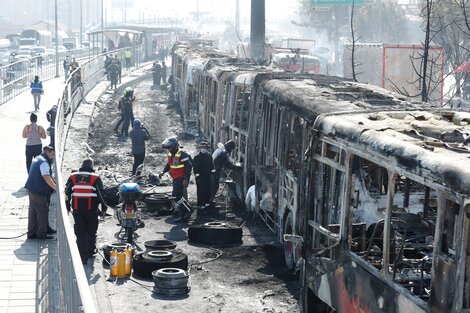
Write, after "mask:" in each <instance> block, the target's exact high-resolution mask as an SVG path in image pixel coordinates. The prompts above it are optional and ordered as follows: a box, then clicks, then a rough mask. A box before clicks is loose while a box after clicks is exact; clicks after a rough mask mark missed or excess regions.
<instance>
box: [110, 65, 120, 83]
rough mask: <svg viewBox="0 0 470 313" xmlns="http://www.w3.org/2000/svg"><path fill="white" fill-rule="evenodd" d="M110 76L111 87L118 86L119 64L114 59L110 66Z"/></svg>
mask: <svg viewBox="0 0 470 313" xmlns="http://www.w3.org/2000/svg"><path fill="white" fill-rule="evenodd" d="M109 78H110V79H111V89H113V87H114V89H116V88H117V83H118V79H119V66H118V65H117V64H116V62H115V61H114V60H113V61H112V62H111V65H110V66H109Z"/></svg>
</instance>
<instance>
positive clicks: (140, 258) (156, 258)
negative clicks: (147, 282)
mask: <svg viewBox="0 0 470 313" xmlns="http://www.w3.org/2000/svg"><path fill="white" fill-rule="evenodd" d="M133 268H134V276H136V277H138V278H143V279H152V272H154V271H157V270H159V269H162V268H179V269H182V270H185V271H186V270H188V256H187V255H186V253H184V252H182V251H178V250H173V251H169V250H154V251H147V252H144V253H139V254H136V255H134V263H133Z"/></svg>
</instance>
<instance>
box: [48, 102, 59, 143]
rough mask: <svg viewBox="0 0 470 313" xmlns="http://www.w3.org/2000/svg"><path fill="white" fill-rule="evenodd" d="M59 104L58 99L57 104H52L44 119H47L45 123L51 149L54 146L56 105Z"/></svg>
mask: <svg viewBox="0 0 470 313" xmlns="http://www.w3.org/2000/svg"><path fill="white" fill-rule="evenodd" d="M59 102H60V98H59V100H57V104H54V105H53V106H52V108H51V109H50V110H49V111H47V113H46V118H47V121H48V122H49V127H48V128H47V134H48V135H49V138H50V141H49V146H51V147H54V146H55V134H54V131H55V118H56V116H57V105H58V104H59Z"/></svg>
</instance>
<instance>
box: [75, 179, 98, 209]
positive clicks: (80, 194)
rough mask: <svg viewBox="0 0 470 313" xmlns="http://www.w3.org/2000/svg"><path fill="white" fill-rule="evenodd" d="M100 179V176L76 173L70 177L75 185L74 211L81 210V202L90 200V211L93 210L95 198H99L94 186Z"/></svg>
mask: <svg viewBox="0 0 470 313" xmlns="http://www.w3.org/2000/svg"><path fill="white" fill-rule="evenodd" d="M98 177H99V176H98V174H95V173H89V172H76V173H73V174H72V175H70V179H71V180H72V183H73V186H72V200H73V205H72V206H73V209H74V210H78V209H79V204H78V202H79V200H88V210H91V209H92V202H93V198H96V197H97V196H98V195H97V193H96V187H95V186H94V184H95V182H96V180H97V179H98ZM80 202H83V201H80Z"/></svg>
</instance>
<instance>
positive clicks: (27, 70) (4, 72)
mask: <svg viewBox="0 0 470 313" xmlns="http://www.w3.org/2000/svg"><path fill="white" fill-rule="evenodd" d="M90 53H91V52H90V49H79V50H68V51H63V52H59V75H62V76H63V77H64V80H65V75H64V67H63V61H64V59H65V57H66V56H68V57H69V59H70V61H72V58H75V59H76V61H77V62H79V63H80V62H82V61H84V60H86V59H88V58H89V56H90ZM12 58H13V59H12V60H11V63H10V64H7V65H3V66H1V67H0V105H1V104H3V103H5V102H7V101H9V100H11V99H12V98H14V97H16V96H17V95H19V94H21V93H23V92H24V91H26V90H28V89H29V88H30V83H31V82H32V81H33V78H34V76H35V75H38V76H39V79H40V80H41V81H47V80H50V79H52V78H55V76H56V62H55V61H56V58H55V54H44V55H37V56H34V57H30V58H25V59H18V60H16V61H15V59H14V58H15V57H12ZM16 58H17V57H16ZM45 92H47V90H46V91H45Z"/></svg>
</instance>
